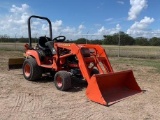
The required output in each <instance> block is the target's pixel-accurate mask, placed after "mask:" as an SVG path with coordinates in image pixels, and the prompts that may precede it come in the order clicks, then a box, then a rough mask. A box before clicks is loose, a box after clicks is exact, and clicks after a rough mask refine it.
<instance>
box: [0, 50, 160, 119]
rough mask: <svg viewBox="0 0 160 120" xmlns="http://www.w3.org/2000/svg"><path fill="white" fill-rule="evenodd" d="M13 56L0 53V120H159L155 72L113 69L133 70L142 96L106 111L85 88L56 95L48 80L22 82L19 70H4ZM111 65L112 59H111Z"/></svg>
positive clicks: (159, 82) (120, 66) (159, 89)
mask: <svg viewBox="0 0 160 120" xmlns="http://www.w3.org/2000/svg"><path fill="white" fill-rule="evenodd" d="M15 55H16V53H14V52H12V53H11V52H5V53H2V52H1V53H0V58H1V59H0V120H33V119H34V120H55V119H56V120H61V119H62V120H63V119H64V120H67V119H76V120H92V119H94V120H159V118H160V114H159V113H160V93H159V92H160V74H159V73H156V72H155V68H152V67H144V66H143V67H142V66H134V65H130V64H118V63H117V64H114V65H112V66H113V68H114V69H115V70H116V71H119V70H127V69H132V70H133V72H134V75H135V78H136V80H137V82H138V84H139V86H140V87H141V88H142V89H143V90H145V92H144V93H140V94H136V95H133V96H131V97H129V98H126V99H125V100H122V101H120V102H118V103H116V104H114V105H111V106H109V107H106V106H103V105H100V104H97V103H94V102H91V101H90V100H88V99H87V97H86V95H85V90H86V85H85V84H82V85H80V86H79V85H78V84H77V85H75V87H73V88H72V89H71V90H70V91H68V92H61V91H58V90H57V89H56V88H55V86H54V84H53V80H52V78H51V77H44V78H43V79H42V80H40V81H39V82H30V81H27V80H25V79H24V77H23V75H22V70H13V71H8V70H7V60H8V58H9V57H13V56H15ZM110 59H111V61H112V60H113V58H110Z"/></svg>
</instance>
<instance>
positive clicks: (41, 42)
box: [38, 36, 51, 50]
mask: <svg viewBox="0 0 160 120" xmlns="http://www.w3.org/2000/svg"><path fill="white" fill-rule="evenodd" d="M48 41H51V39H50V38H48V37H45V36H42V37H39V40H38V44H39V48H41V49H42V50H46V49H49V47H48V46H46V45H45V43H46V42H48Z"/></svg>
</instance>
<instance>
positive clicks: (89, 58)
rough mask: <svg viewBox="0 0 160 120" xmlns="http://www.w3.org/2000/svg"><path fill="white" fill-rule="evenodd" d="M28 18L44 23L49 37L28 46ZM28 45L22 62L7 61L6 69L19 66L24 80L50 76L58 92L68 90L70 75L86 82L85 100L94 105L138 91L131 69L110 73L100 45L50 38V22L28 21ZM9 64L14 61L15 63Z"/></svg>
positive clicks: (107, 60)
mask: <svg viewBox="0 0 160 120" xmlns="http://www.w3.org/2000/svg"><path fill="white" fill-rule="evenodd" d="M31 18H38V19H43V20H46V21H47V22H48V23H49V33H50V36H49V37H46V36H41V37H40V38H39V40H38V44H37V46H36V47H35V48H34V47H32V37H31V25H30V21H31ZM28 32H29V44H26V45H25V50H26V51H25V59H23V60H22V59H19V61H20V62H17V60H11V59H10V60H9V69H12V68H13V67H15V66H16V65H17V66H21V63H22V62H23V65H22V69H23V75H24V78H25V79H27V80H29V81H34V80H38V79H39V78H41V77H42V74H43V73H44V72H46V71H47V72H50V73H52V75H53V76H54V84H55V86H56V88H57V89H58V90H61V91H66V90H68V89H70V88H71V87H72V82H71V79H72V76H74V77H78V78H83V79H84V80H86V81H87V83H88V85H87V88H86V95H87V97H88V98H89V99H90V100H92V101H94V102H97V103H100V104H103V105H110V104H112V103H115V102H117V101H119V100H121V99H123V98H125V97H128V96H131V95H134V94H136V93H139V92H141V88H140V87H139V86H138V84H137V82H136V80H135V78H134V75H133V72H132V71H131V70H128V71H121V72H114V71H113V69H112V67H111V64H110V62H109V59H108V57H107V54H106V52H105V50H104V49H103V48H102V47H101V46H100V45H92V44H75V43H65V42H64V41H65V36H58V37H56V38H54V39H52V25H51V21H50V20H49V19H48V18H46V17H40V16H35V15H33V16H31V17H29V19H28ZM13 61H16V62H15V64H14V62H13Z"/></svg>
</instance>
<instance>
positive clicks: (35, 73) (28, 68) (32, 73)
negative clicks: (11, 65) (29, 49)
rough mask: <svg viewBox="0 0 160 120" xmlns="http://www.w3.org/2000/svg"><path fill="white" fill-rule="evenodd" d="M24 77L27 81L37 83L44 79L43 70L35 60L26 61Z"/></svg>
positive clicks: (23, 68)
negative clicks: (38, 80)
mask: <svg viewBox="0 0 160 120" xmlns="http://www.w3.org/2000/svg"><path fill="white" fill-rule="evenodd" d="M22 70H23V75H24V78H25V79H26V80H29V81H35V80H37V79H39V78H41V77H42V68H41V67H40V66H38V64H37V62H36V60H35V59H34V58H32V57H31V58H29V59H26V60H25V61H24V63H23V67H22Z"/></svg>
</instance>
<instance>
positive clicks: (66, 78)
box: [54, 71, 71, 91]
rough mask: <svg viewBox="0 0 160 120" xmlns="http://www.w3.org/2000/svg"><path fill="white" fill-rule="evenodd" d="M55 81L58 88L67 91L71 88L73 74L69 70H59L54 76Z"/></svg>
mask: <svg viewBox="0 0 160 120" xmlns="http://www.w3.org/2000/svg"><path fill="white" fill-rule="evenodd" d="M54 83H55V86H56V88H57V89H58V90H61V91H66V90H68V89H69V88H71V75H70V74H69V73H68V72H67V71H59V72H57V73H56V74H55V76H54Z"/></svg>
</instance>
